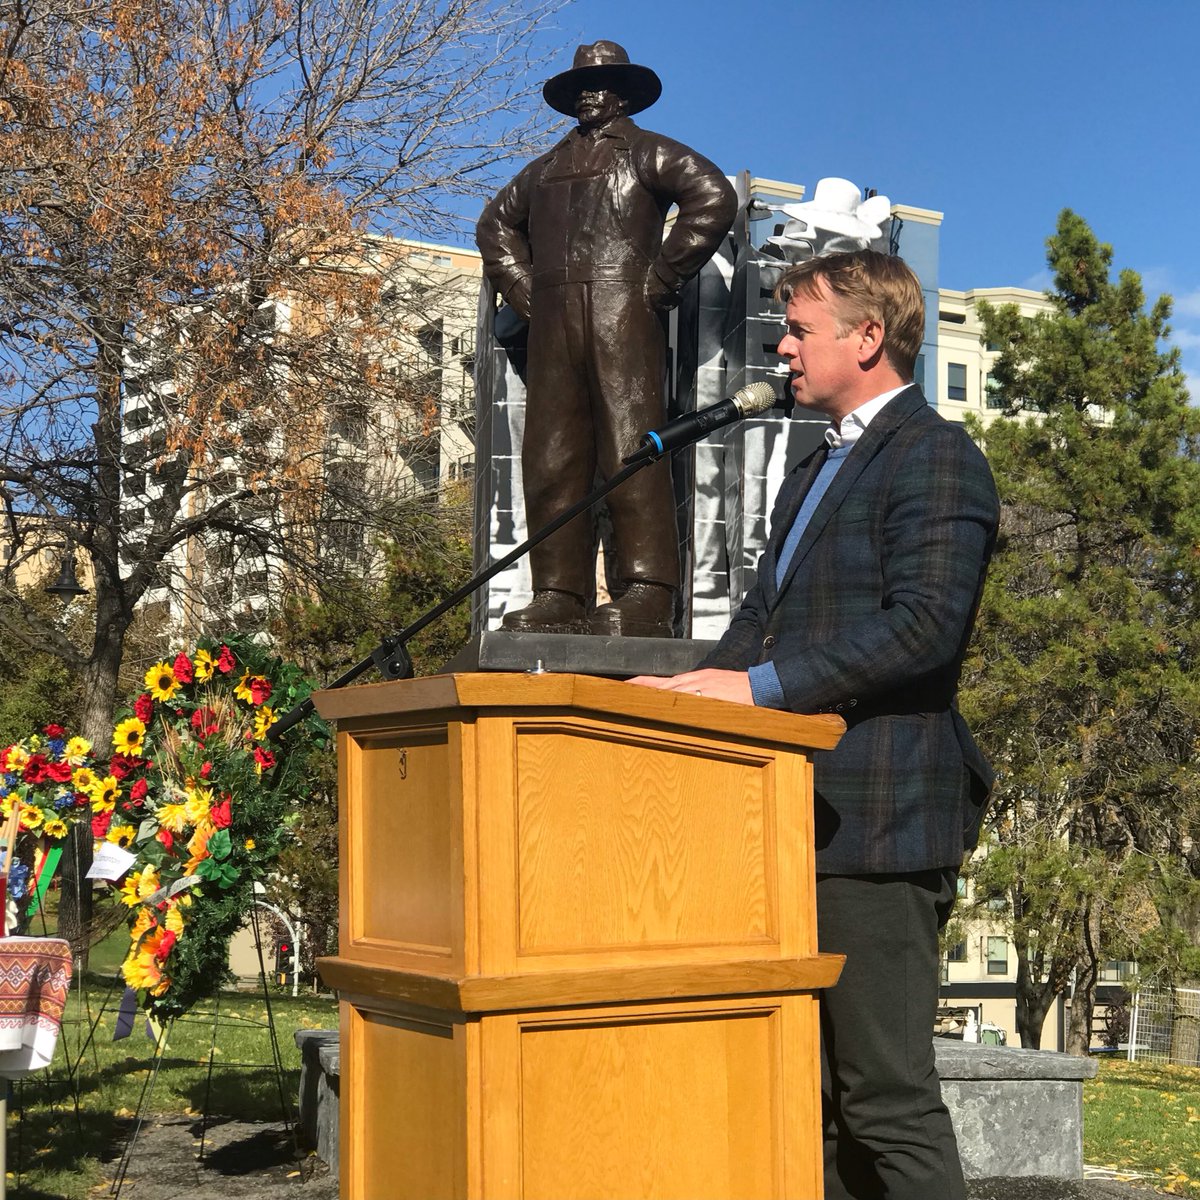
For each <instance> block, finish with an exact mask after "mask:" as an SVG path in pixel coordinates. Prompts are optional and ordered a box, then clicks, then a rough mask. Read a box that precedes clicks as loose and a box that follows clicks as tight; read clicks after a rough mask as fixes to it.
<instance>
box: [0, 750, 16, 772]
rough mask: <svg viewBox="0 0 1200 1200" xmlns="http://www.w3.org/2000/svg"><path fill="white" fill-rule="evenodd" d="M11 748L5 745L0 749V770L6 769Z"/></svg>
mask: <svg viewBox="0 0 1200 1200" xmlns="http://www.w3.org/2000/svg"><path fill="white" fill-rule="evenodd" d="M13 749H14V748H13V747H12V746H5V747H4V749H3V750H0V771H7V770H8V756H9V754H11V753H12V751H13Z"/></svg>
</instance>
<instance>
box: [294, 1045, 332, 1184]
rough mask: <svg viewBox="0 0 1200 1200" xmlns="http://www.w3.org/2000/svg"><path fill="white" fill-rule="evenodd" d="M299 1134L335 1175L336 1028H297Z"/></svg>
mask: <svg viewBox="0 0 1200 1200" xmlns="http://www.w3.org/2000/svg"><path fill="white" fill-rule="evenodd" d="M295 1038H296V1045H297V1046H298V1047H299V1050H300V1136H301V1137H302V1139H303V1141H304V1144H305V1145H306V1146H308V1147H310V1148H311V1149H313V1150H315V1151H316V1152H317V1155H318V1157H320V1158H321V1159H323V1160H324V1161H325V1162H327V1163H328V1164H329V1169H330V1170H331V1171H332V1172H333V1174H334V1175H335V1176H336V1175H337V1169H338V1102H339V1095H340V1087H341V1049H340V1045H339V1042H338V1031H337V1030H336V1029H298V1030H297V1031H296V1034H295Z"/></svg>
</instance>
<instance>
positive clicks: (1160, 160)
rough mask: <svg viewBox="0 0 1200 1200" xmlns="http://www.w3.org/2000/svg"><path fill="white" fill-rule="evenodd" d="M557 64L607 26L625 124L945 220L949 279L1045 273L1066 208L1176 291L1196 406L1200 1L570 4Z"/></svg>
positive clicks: (562, 16) (559, 33)
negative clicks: (626, 81)
mask: <svg viewBox="0 0 1200 1200" xmlns="http://www.w3.org/2000/svg"><path fill="white" fill-rule="evenodd" d="M553 24H554V26H555V28H552V27H550V26H549V25H547V27H546V28H545V29H544V31H543V36H544V37H545V38H546V39H547V44H548V45H550V46H551V47H553V46H555V45H560V46H561V47H562V49H561V52H560V53H559V54H558V56H557V58H556V60H555V63H556V67H557V69H566V68H567V67H569V66H570V64H571V57H572V54H573V52H574V48H575V46H576V45H578V44H579V43H580V42H581V41H587V42H590V41H594V40H596V39H597V38H610V39H612V40H614V41H618V42H620V43H621V44H622V45H624V46H625V48H626V49H627V50H628V51H629V54H630V57H631V58H632V59H633V61H634V62H639V63H644V64H645V65H647V66H650V67H653V68H654V70H655V71H657V72H658V74H659V75H660V76H661V78H662V81H663V96H662V99H660V100H659V102H658V103H657V104H656V105H654V107H653V108H650V109H648V110H647V111H646V112H645V113H643V114H642V115H641V116H640V117H639V118H638V120H639V123H641V124H643V125H645V126H646V127H648V128H652V129H656V130H658V131H660V132H662V133H666V134H668V135H670V136H672V137H675V138H678V139H679V140H680V141H683V142H685V143H687V144H688V145H691V146H694V147H695V148H696V149H697V150H700V151H702V152H703V153H704V154H706V155H707V156H708V157H709V158H711V159H712V160H713V161H714V162H716V163H717V164H718V165H719V166H720V167H721V168H722V169H723V170H725V171H726V172H727V173H730V174H732V173H735V172H738V171H741V170H749V171H750V172H751V173H752V174H754V175H760V176H765V177H768V178H772V179H785V180H790V181H794V182H797V183H803V184H805V185H806V186H807V187H808V189H809V191H810V192H811V190H812V187H813V185H814V184H815V183H816V181H817V180H818V179H819V178H821V177H822V176H824V175H841V176H844V177H845V178H848V179H852V180H854V182H856V183H857V184H859V185H860V186H863V187H874V188H877V189H878V190H879V191H880V192H884V193H885V194H887V195H888V196H890V197H891V199H892V200H893V201H895V202H899V203H903V204H911V205H915V206H917V207H919V208H929V209H936V210H938V211H940V212H943V213H944V214H945V220H944V222H943V225H942V236H941V278H940V281H939V282H940V283H941V285H942V286H943V287H951V288H961V289H966V288H972V287H998V286H1003V285H1017V286H1023V287H1033V288H1043V287H1045V286H1047V284H1048V283H1049V275H1048V273H1047V272H1046V269H1045V239H1046V237H1047V236H1048V235H1049V234H1050V233H1052V232H1053V229H1054V222H1055V218H1056V216H1057V214H1058V212H1059V211H1060V210H1061V209H1062V208H1065V207H1069V208H1073V209H1075V210H1076V211H1077V212H1078V213H1080V215H1082V216H1083V217H1084V218H1085V219H1086V220H1087V221H1088V223H1089V224H1090V225H1091V226H1092V228H1093V229H1094V230H1095V232H1096V234H1097V236H1098V237H1100V239H1101V240H1102V241H1105V242H1108V243H1110V244H1111V245H1112V246H1113V248H1114V251H1115V265H1116V266H1117V267H1118V268H1121V267H1131V268H1133V269H1134V270H1136V271H1138V272H1140V273H1141V275H1142V277H1143V281H1144V283H1145V285H1146V288H1147V291H1148V292H1149V293H1150V294H1151V295H1157V294H1158V293H1159V292H1162V291H1168V292H1170V293H1171V294H1172V295H1173V296H1174V298H1175V304H1176V312H1175V317H1174V319H1173V321H1172V325H1173V327H1174V331H1175V332H1174V336H1173V340H1174V342H1175V343H1176V344H1177V345H1178V346H1179V347H1180V348H1181V350H1182V351H1183V353H1184V362H1185V366H1186V368H1187V369H1188V373H1189V375H1190V376H1191V379H1192V384H1193V388H1192V390H1193V396H1194V398H1195V400H1196V402H1200V254H1198V253H1197V249H1196V246H1197V241H1198V237H1197V225H1198V224H1200V148H1198V143H1200V131H1198V130H1197V120H1198V118H1200V103H1198V100H1200V82H1198V80H1200V73H1198V72H1197V71H1196V68H1195V47H1196V45H1197V44H1198V42H1200V4H1198V3H1196V2H1195V0H1147V3H1144V4H1142V5H1139V6H1135V5H1131V4H1128V3H1120V4H1118V3H1115V2H1113V0H1093V2H1091V3H1088V4H1083V3H1068V2H1067V0H1042V2H1041V3H1032V2H1029V0H1003V2H1002V0H957V2H955V3H951V2H948V0H924V2H921V3H917V2H915V0H891V2H890V3H884V2H882V0H856V2H855V3H852V4H848V3H844V2H835V0H775V3H773V4H739V3H731V2H729V0H574V2H573V3H571V4H570V5H569V6H568V7H567V8H565V9H564V10H563V11H562V12H560V13H559V14H558V16H557V18H556V20H555V22H554V23H553Z"/></svg>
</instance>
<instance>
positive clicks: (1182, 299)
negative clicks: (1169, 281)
mask: <svg viewBox="0 0 1200 1200" xmlns="http://www.w3.org/2000/svg"><path fill="white" fill-rule="evenodd" d="M1174 315H1175V316H1176V317H1195V318H1197V319H1200V288H1197V289H1196V290H1195V291H1193V292H1184V293H1182V294H1181V295H1178V296H1176V297H1175V311H1174Z"/></svg>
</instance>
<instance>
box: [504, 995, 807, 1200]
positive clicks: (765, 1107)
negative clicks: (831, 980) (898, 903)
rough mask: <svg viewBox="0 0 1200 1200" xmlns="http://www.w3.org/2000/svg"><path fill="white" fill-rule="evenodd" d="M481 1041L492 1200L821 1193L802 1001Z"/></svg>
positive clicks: (722, 1005) (568, 1026)
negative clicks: (489, 1086)
mask: <svg viewBox="0 0 1200 1200" xmlns="http://www.w3.org/2000/svg"><path fill="white" fill-rule="evenodd" d="M486 1028H487V1032H486V1033H485V1035H484V1038H483V1041H482V1055H483V1058H482V1063H483V1069H484V1073H485V1074H486V1076H487V1077H488V1078H489V1079H490V1080H491V1081H492V1083H493V1085H494V1087H495V1092H494V1093H492V1092H490V1091H489V1093H487V1094H485V1095H484V1096H483V1098H482V1118H483V1139H484V1147H485V1153H484V1162H485V1169H484V1176H483V1195H485V1196H487V1197H489V1200H490V1198H492V1197H495V1198H496V1200H564V1198H565V1197H588V1198H589V1200H815V1198H816V1197H818V1196H819V1195H820V1194H821V1187H820V1163H819V1153H816V1154H814V1152H813V1149H814V1143H813V1139H812V1130H813V1129H815V1128H816V1120H817V1113H818V1109H819V1094H818V1093H819V1088H818V1086H817V1085H816V1083H815V1082H814V1079H813V1078H812V1077H811V1072H809V1070H808V1067H807V1065H806V1064H808V1063H811V1062H812V1061H814V1059H813V1055H814V1054H815V1053H816V1048H817V1043H816V1037H817V1019H816V1001H815V998H814V997H812V996H811V995H810V996H787V997H782V998H773V999H755V1000H753V1001H750V1002H729V1001H719V1002H707V1003H706V1002H698V1003H687V1004H675V1005H655V1006H637V1007H635V1008H633V1009H628V1008H618V1009H612V1008H609V1009H594V1010H590V1011H587V1012H576V1013H570V1014H555V1013H523V1014H519V1015H514V1016H512V1017H508V1018H493V1019H492V1020H491V1021H489V1022H488V1024H487V1027H486ZM788 1049H790V1051H791V1055H790V1056H789V1053H788ZM508 1095H515V1096H516V1097H517V1101H516V1103H505V1102H503V1097H505V1096H508ZM800 1145H803V1146H805V1148H806V1152H797V1149H796V1148H797V1147H798V1146H800Z"/></svg>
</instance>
